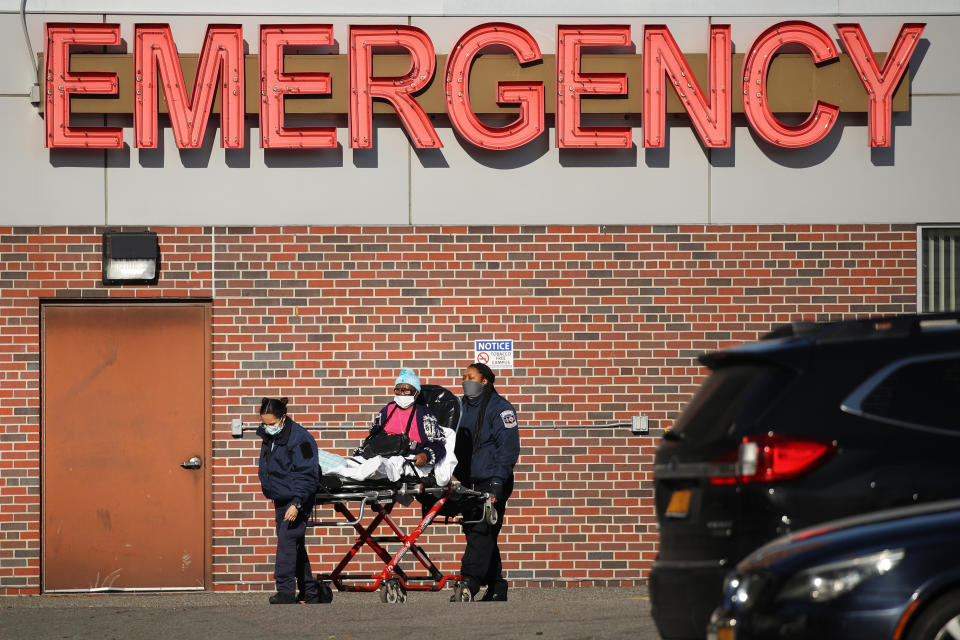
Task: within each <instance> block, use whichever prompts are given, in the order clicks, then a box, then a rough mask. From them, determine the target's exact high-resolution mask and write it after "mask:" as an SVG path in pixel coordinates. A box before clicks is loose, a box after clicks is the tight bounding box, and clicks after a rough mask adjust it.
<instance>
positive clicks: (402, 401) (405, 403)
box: [393, 396, 417, 409]
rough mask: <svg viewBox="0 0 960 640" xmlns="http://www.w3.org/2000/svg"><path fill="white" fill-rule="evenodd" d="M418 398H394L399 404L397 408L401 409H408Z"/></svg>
mask: <svg viewBox="0 0 960 640" xmlns="http://www.w3.org/2000/svg"><path fill="white" fill-rule="evenodd" d="M416 397H417V396H393V401H394V402H396V403H397V406H398V407H400V408H401V409H406V408H407V407H409V406H410V405H412V404H413V401H414V400H415V399H416Z"/></svg>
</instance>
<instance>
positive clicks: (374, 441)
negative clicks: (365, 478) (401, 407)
mask: <svg viewBox="0 0 960 640" xmlns="http://www.w3.org/2000/svg"><path fill="white" fill-rule="evenodd" d="M396 410H397V405H393V408H392V409H391V410H390V412H389V413H388V414H387V419H386V420H384V425H386V423H387V422H389V420H390V416H392V415H393V412H394V411H396ZM416 415H417V408H416V407H411V410H410V417H409V418H408V419H407V428H406V429H405V430H404V432H403V433H387V432H386V431H383V429H381V430H380V431H377V432H376V433H371V434H370V435H369V436H367V437H366V438H365V439H364V441H363V444H361V445H360V450H361V454H362V455H363V457H364V458H366V459H367V460H369V459H370V458H374V457H376V456H383V457H384V458H389V457H390V456H405V455H407V454H408V453H410V427H411V426H412V425H413V418H414V417H415V416H416Z"/></svg>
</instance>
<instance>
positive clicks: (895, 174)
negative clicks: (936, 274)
mask: <svg viewBox="0 0 960 640" xmlns="http://www.w3.org/2000/svg"><path fill="white" fill-rule="evenodd" d="M958 112H960V96H949V97H934V96H930V97H924V96H919V97H915V98H914V100H913V110H912V112H911V113H909V114H898V115H896V116H894V125H895V133H894V146H893V147H891V148H890V149H875V150H871V149H870V147H869V146H868V143H867V128H866V119H865V118H864V117H863V116H841V119H840V120H839V121H838V126H836V127H835V128H834V130H833V131H832V132H831V133H830V135H829V136H828V137H827V138H826V139H825V140H823V141H821V142H820V143H818V144H817V145H816V146H814V147H811V148H808V149H799V150H789V149H779V148H775V147H773V146H772V145H769V144H767V143H760V142H758V140H757V139H756V137H755V136H754V135H753V134H752V133H751V132H750V130H749V129H747V128H745V127H742V126H741V127H737V132H736V137H735V145H736V146H735V149H734V150H733V151H728V152H724V153H725V154H728V155H727V159H728V160H729V157H730V156H729V154H734V155H735V164H734V166H715V167H714V168H713V170H712V177H711V182H710V184H711V205H712V207H711V220H712V221H713V222H717V223H734V222H748V223H759V222H829V223H836V222H864V223H867V222H960V205H958V204H957V203H958V202H960V181H958V180H957V160H956V155H957V149H958V148H960V128H958V127H957V125H956V114H957V113H958ZM840 125H843V126H840ZM714 157H715V159H718V158H719V156H718V155H717V154H716V153H715V155H714ZM715 162H716V160H715ZM717 164H718V165H722V164H724V163H723V162H717Z"/></svg>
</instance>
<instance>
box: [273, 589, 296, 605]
mask: <svg viewBox="0 0 960 640" xmlns="http://www.w3.org/2000/svg"><path fill="white" fill-rule="evenodd" d="M297 602H298V601H297V596H295V595H293V594H292V593H284V592H283V591H278V592H276V593H275V594H273V595H272V596H270V604H297Z"/></svg>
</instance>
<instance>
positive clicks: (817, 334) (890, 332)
mask: <svg viewBox="0 0 960 640" xmlns="http://www.w3.org/2000/svg"><path fill="white" fill-rule="evenodd" d="M944 327H956V328H960V312H955V311H954V312H944V313H920V314H916V313H913V314H906V315H898V316H878V317H872V318H857V319H851V320H840V321H834V322H810V321H798V322H792V323H790V324H782V325H778V326H776V327H774V328H773V329H771V330H770V331H769V332H768V333H766V334H765V335H764V336H762V337H761V338H760V339H761V340H775V339H777V338H801V337H812V338H813V339H815V340H816V341H817V342H840V341H845V340H855V339H869V338H893V337H906V336H910V335H914V334H916V333H919V332H921V331H924V330H927V329H933V328H944Z"/></svg>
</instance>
